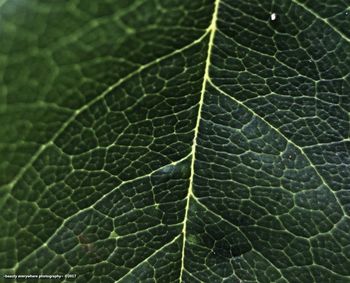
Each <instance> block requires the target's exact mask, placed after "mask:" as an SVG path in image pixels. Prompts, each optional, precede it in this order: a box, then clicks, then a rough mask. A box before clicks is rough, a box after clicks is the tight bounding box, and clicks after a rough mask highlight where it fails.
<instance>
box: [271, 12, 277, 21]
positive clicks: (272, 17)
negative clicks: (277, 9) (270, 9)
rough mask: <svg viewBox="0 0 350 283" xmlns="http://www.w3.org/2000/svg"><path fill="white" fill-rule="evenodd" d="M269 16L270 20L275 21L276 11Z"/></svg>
mask: <svg viewBox="0 0 350 283" xmlns="http://www.w3.org/2000/svg"><path fill="white" fill-rule="evenodd" d="M270 18H271V21H275V20H276V19H277V15H276V13H272V14H271V16H270Z"/></svg>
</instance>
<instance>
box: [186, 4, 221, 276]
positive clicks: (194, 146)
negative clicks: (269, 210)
mask: <svg viewBox="0 0 350 283" xmlns="http://www.w3.org/2000/svg"><path fill="white" fill-rule="evenodd" d="M219 4H220V0H215V4H214V11H213V15H212V19H211V23H210V26H209V27H208V29H207V32H208V33H210V37H209V42H208V49H207V57H206V61H205V71H204V77H203V82H202V89H201V93H200V99H199V106H198V113H197V121H196V126H195V129H194V137H193V141H192V151H191V155H192V158H191V173H190V180H189V186H188V190H187V196H186V207H185V216H184V220H183V228H182V251H181V269H180V276H179V277H180V282H182V277H183V272H184V269H185V249H186V231H187V222H188V212H189V208H190V199H191V197H192V195H193V180H194V174H195V170H194V166H195V160H196V149H197V138H198V132H199V125H200V121H201V114H202V107H203V103H204V95H205V91H206V87H207V83H208V82H209V79H210V77H209V68H210V64H211V54H212V48H213V45H214V39H215V32H216V29H217V26H216V24H217V19H218V11H219Z"/></svg>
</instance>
